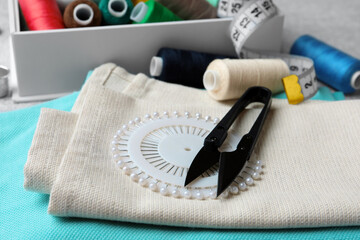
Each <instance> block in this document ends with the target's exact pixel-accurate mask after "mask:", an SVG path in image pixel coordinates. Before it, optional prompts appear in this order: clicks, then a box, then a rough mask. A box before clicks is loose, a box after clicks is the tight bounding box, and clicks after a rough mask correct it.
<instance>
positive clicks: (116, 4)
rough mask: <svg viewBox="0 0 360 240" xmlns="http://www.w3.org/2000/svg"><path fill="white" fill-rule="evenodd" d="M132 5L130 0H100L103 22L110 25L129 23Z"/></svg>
mask: <svg viewBox="0 0 360 240" xmlns="http://www.w3.org/2000/svg"><path fill="white" fill-rule="evenodd" d="M133 7H134V6H133V3H132V1H130V0H101V1H100V3H99V9H100V11H101V13H102V16H103V19H104V22H105V23H106V24H111V25H116V24H125V23H129V22H130V14H131V11H132V9H133Z"/></svg>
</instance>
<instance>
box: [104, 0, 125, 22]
mask: <svg viewBox="0 0 360 240" xmlns="http://www.w3.org/2000/svg"><path fill="white" fill-rule="evenodd" d="M108 10H109V13H110V14H111V15H112V16H114V17H117V18H120V17H122V16H124V15H125V14H126V12H127V10H128V4H127V2H126V1H125V0H110V1H109V3H108Z"/></svg>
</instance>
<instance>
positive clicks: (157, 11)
mask: <svg viewBox="0 0 360 240" xmlns="http://www.w3.org/2000/svg"><path fill="white" fill-rule="evenodd" d="M130 19H131V20H132V21H134V22H135V23H151V22H169V21H180V20H182V19H181V18H179V17H178V16H176V15H175V14H174V13H173V12H171V11H170V10H169V9H167V8H166V7H164V6H163V5H161V4H160V3H158V2H156V1H155V0H149V1H147V2H140V3H138V4H137V5H136V6H135V7H134V9H133V10H132V12H131V15H130Z"/></svg>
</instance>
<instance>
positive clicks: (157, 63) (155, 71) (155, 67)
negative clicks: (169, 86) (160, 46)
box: [150, 56, 164, 77]
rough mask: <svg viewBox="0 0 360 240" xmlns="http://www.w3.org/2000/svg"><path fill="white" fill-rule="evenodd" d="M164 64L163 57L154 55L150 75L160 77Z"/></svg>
mask: <svg viewBox="0 0 360 240" xmlns="http://www.w3.org/2000/svg"><path fill="white" fill-rule="evenodd" d="M163 65H164V60H163V59H162V58H161V57H157V56H154V57H152V58H151V61H150V75H151V76H153V77H158V76H160V75H161V72H162V69H163Z"/></svg>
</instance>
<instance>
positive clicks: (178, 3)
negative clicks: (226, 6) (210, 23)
mask: <svg viewBox="0 0 360 240" xmlns="http://www.w3.org/2000/svg"><path fill="white" fill-rule="evenodd" d="M156 1H157V2H159V3H160V4H162V5H163V6H165V7H166V8H168V9H169V10H170V11H172V12H173V13H175V14H176V15H177V16H179V17H180V18H182V19H185V20H190V19H209V18H216V17H217V15H216V8H215V7H213V6H212V5H211V4H210V3H209V2H207V1H206V0H156Z"/></svg>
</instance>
